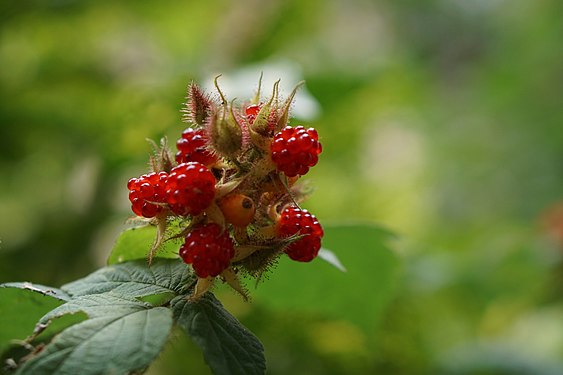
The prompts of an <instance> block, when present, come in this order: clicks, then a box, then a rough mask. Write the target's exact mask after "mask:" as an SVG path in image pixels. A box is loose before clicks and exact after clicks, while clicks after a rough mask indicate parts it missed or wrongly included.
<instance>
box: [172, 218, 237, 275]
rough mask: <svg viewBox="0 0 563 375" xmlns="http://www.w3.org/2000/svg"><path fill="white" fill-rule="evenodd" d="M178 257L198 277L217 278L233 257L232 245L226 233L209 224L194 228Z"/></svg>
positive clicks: (217, 226) (213, 224)
mask: <svg viewBox="0 0 563 375" xmlns="http://www.w3.org/2000/svg"><path fill="white" fill-rule="evenodd" d="M179 252H180V257H182V259H183V260H184V262H186V263H187V264H191V265H192V267H193V268H194V271H195V273H196V275H198V276H199V277H208V276H217V275H219V274H220V273H221V272H223V271H224V270H225V269H226V268H227V267H229V264H230V263H231V259H232V258H233V257H234V256H235V249H234V243H233V240H232V239H231V237H230V236H229V232H228V231H226V230H225V231H223V230H222V229H221V227H220V226H219V225H218V224H215V223H210V224H205V225H199V226H196V227H194V228H193V229H192V230H191V231H190V232H189V233H188V234H187V236H186V241H185V242H184V244H183V245H182V246H181V247H180V251H179Z"/></svg>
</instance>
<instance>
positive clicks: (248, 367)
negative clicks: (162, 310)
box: [171, 293, 266, 375]
mask: <svg viewBox="0 0 563 375" xmlns="http://www.w3.org/2000/svg"><path fill="white" fill-rule="evenodd" d="M171 307H172V311H173V313H174V318H175V319H176V320H177V323H178V325H179V326H180V327H182V328H183V329H184V330H185V331H186V332H187V334H188V335H189V336H190V337H191V338H192V340H193V341H194V342H195V343H196V344H197V345H198V346H199V347H200V348H201V350H202V351H203V356H204V358H205V361H206V363H207V364H208V365H209V367H210V368H211V370H212V371H213V373H214V374H216V375H220V374H264V373H265V372H266V360H265V358H264V347H263V346H262V344H261V343H260V341H259V340H258V339H257V338H256V336H254V334H252V332H250V331H249V330H248V329H246V328H245V327H244V326H243V325H242V324H240V322H239V321H238V320H237V319H236V318H235V317H233V316H232V315H231V314H230V313H229V312H228V311H226V310H225V309H224V308H223V305H221V302H219V301H218V300H217V299H216V298H215V297H214V296H213V295H212V294H210V293H207V294H205V295H204V296H203V297H202V298H200V299H199V300H198V301H197V302H191V301H188V300H186V299H185V298H184V297H177V298H175V299H173V300H172V302H171Z"/></svg>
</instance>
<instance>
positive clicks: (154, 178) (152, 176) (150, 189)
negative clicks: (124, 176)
mask: <svg viewBox="0 0 563 375" xmlns="http://www.w3.org/2000/svg"><path fill="white" fill-rule="evenodd" d="M167 178H168V174H167V173H166V172H159V173H155V172H152V173H149V174H144V175H142V176H141V177H139V178H132V179H130V180H129V182H127V188H128V189H129V200H130V201H131V208H132V209H133V212H134V213H135V214H137V215H138V216H144V217H147V218H149V217H154V216H156V215H157V214H158V213H160V212H162V210H164V207H163V206H162V205H158V204H153V203H152V202H157V203H164V202H166V179H167Z"/></svg>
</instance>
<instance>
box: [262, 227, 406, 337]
mask: <svg viewBox="0 0 563 375" xmlns="http://www.w3.org/2000/svg"><path fill="white" fill-rule="evenodd" d="M324 229H325V237H324V238H323V246H326V247H327V248H329V249H331V250H332V251H333V252H334V253H335V254H337V255H338V258H339V259H341V260H342V264H344V265H345V267H346V272H341V271H340V270H338V269H337V268H335V267H333V266H332V265H331V264H328V263H326V262H325V261H323V260H321V259H315V260H313V261H312V262H310V263H300V262H293V261H291V260H290V259H289V258H287V257H281V258H280V260H279V264H278V266H277V267H276V268H275V269H274V270H272V273H271V275H270V277H268V278H266V280H264V281H263V282H262V283H260V284H259V285H258V286H257V287H256V290H254V291H251V294H252V295H253V296H254V300H255V302H257V303H262V304H266V305H268V306H272V307H274V308H279V309H294V310H299V311H310V312H315V313H322V314H325V315H327V316H331V317H334V318H338V319H346V320H348V321H351V322H353V323H356V324H357V325H358V326H360V327H362V328H364V329H366V330H368V331H373V329H374V328H375V327H376V325H377V324H378V322H379V317H380V315H381V313H382V312H383V309H384V308H385V306H386V305H387V303H388V302H389V300H390V299H391V297H392V295H393V292H394V289H395V286H396V282H397V276H398V271H399V260H398V257H397V255H396V254H395V253H394V252H393V251H392V250H390V248H389V246H388V242H389V241H390V239H391V238H392V235H391V234H390V233H389V232H387V231H385V230H383V229H381V228H378V227H376V226H373V225H368V224H361V225H344V226H325V228H324Z"/></svg>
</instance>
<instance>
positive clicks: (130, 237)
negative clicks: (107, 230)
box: [108, 225, 179, 264]
mask: <svg viewBox="0 0 563 375" xmlns="http://www.w3.org/2000/svg"><path fill="white" fill-rule="evenodd" d="M156 232H157V229H156V227H155V226H154V225H145V226H141V227H135V228H130V229H126V230H124V231H123V232H121V235H120V236H119V238H118V239H117V241H116V242H115V246H114V247H113V249H112V251H111V254H110V256H109V258H108V264H116V263H122V262H126V261H130V260H137V259H147V255H148V253H149V250H150V248H151V246H152V244H153V242H154V240H155V238H156ZM178 248H179V245H178V244H177V243H175V242H174V241H165V242H164V243H163V244H162V246H161V248H160V249H159V250H158V253H157V257H159V258H172V259H174V258H178Z"/></svg>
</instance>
